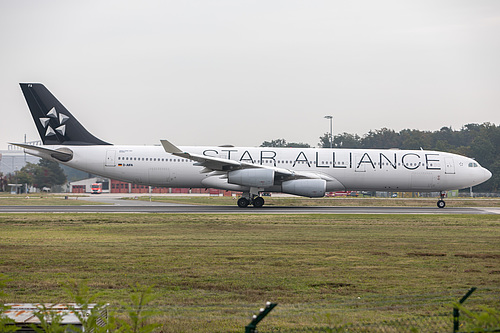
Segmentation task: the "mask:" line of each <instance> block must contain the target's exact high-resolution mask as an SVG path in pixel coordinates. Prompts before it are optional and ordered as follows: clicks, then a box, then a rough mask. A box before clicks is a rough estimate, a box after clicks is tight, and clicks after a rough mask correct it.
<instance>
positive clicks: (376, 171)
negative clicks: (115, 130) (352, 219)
mask: <svg viewBox="0 0 500 333" xmlns="http://www.w3.org/2000/svg"><path fill="white" fill-rule="evenodd" d="M63 147H65V148H68V149H70V150H71V151H72V152H73V158H72V159H71V160H70V161H68V162H62V164H65V165H68V166H70V167H73V168H76V169H79V170H82V171H86V172H90V173H93V174H97V175H101V176H103V177H108V178H112V179H117V180H121V181H126V182H132V183H136V184H144V185H152V186H166V187H183V188H207V187H213V188H221V189H230V190H242V191H246V190H248V188H245V187H244V186H239V185H234V184H229V183H228V180H227V177H220V176H221V174H220V173H219V174H217V173H214V172H204V171H203V170H204V167H203V166H200V165H197V162H194V161H192V160H189V159H185V158H180V157H178V156H174V155H172V154H169V153H166V152H165V150H164V149H163V147H162V146H118V145H96V146H50V148H51V149H57V148H63ZM179 148H180V149H182V150H183V151H188V152H190V153H196V154H200V155H204V156H210V157H218V158H223V159H229V160H234V161H238V162H245V163H252V164H257V165H262V166H264V167H266V166H268V167H275V168H281V169H286V170H290V171H292V172H301V173H311V175H313V177H314V176H319V177H323V179H327V183H326V191H341V190H351V191H353V190H366V191H446V190H454V189H460V188H465V187H470V186H473V185H476V184H479V183H481V182H483V181H485V180H487V179H488V178H489V177H490V176H491V173H490V172H489V171H488V170H486V169H484V168H482V167H481V166H479V165H478V164H477V162H475V161H474V160H473V159H470V158H467V157H464V156H460V155H456V154H451V153H443V152H437V151H426V150H387V149H385V150H382V149H381V150H376V149H315V148H250V147H198V146H196V147H179ZM27 152H29V153H31V154H34V155H37V156H41V157H44V158H48V156H46V155H45V154H43V153H40V152H36V151H31V150H28V151H27ZM58 162H60V161H58ZM214 174H215V175H216V176H214ZM214 177H215V178H214ZM264 190H266V191H277V192H279V191H280V190H281V187H280V186H279V185H278V184H275V185H273V186H270V187H268V188H265V189H264Z"/></svg>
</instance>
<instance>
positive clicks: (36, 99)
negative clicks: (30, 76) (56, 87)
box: [20, 83, 110, 146]
mask: <svg viewBox="0 0 500 333" xmlns="http://www.w3.org/2000/svg"><path fill="white" fill-rule="evenodd" d="M20 85H21V90H22V91H23V94H24V98H26V102H27V103H28V107H29V109H30V111H31V115H32V116H33V120H34V121H35V124H36V128H37V129H38V133H39V134H40V138H41V139H42V141H43V144H44V145H73V146H82V145H109V144H110V143H107V142H104V141H102V140H100V139H98V138H96V137H95V136H93V135H92V134H90V133H89V131H87V130H86V129H85V128H84V127H83V126H82V125H81V124H80V123H79V122H78V120H76V118H75V117H73V115H72V114H71V113H70V112H69V111H68V110H67V109H66V108H65V107H64V105H62V104H61V103H60V102H59V101H58V100H57V98H55V97H54V95H52V94H51V93H50V91H49V90H48V89H47V88H45V86H44V85H43V84H40V83H20Z"/></svg>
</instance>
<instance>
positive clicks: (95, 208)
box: [0, 203, 500, 215]
mask: <svg viewBox="0 0 500 333" xmlns="http://www.w3.org/2000/svg"><path fill="white" fill-rule="evenodd" d="M0 213H162V214H475V215H478V214H500V209H499V208H469V207H457V208H454V207H449V208H448V207H446V208H443V209H439V208H437V207H436V208H432V207H344V206H343V207H324V206H323V207H318V206H314V207H276V206H267V207H266V206H264V207H262V208H243V209H242V208H238V207H237V206H197V205H179V204H160V205H158V204H154V205H147V204H143V205H129V204H128V203H125V204H123V205H86V206H0Z"/></svg>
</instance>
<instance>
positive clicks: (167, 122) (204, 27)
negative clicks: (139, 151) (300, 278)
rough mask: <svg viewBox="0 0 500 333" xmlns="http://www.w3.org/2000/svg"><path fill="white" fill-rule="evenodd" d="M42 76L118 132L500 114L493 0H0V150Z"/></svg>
mask: <svg viewBox="0 0 500 333" xmlns="http://www.w3.org/2000/svg"><path fill="white" fill-rule="evenodd" d="M19 82H40V83H43V84H45V86H46V87H47V88H48V89H49V90H50V91H51V92H52V93H53V94H54V95H55V96H56V97H57V98H58V99H59V100H60V101H61V102H62V103H63V104H64V105H65V106H66V108H68V109H69V110H70V111H71V112H72V113H73V115H74V116H76V118H78V120H79V121H80V122H81V123H82V124H83V125H84V126H85V127H86V128H87V129H88V130H89V131H90V132H91V133H93V134H94V135H96V136H97V137H99V138H101V139H103V140H105V141H108V142H112V143H115V144H159V140H160V139H169V140H171V141H172V142H173V143H175V144H177V145H221V144H234V145H238V146H258V145H260V144H261V143H262V142H263V141H265V140H271V139H276V138H284V139H286V140H287V141H290V142H306V143H309V144H311V145H313V146H316V145H317V144H318V142H319V137H320V136H321V135H322V134H324V133H326V132H328V131H329V122H328V120H327V119H324V118H323V117H324V116H325V115H332V116H333V131H334V134H335V133H337V134H338V133H340V132H348V133H356V134H359V135H363V134H365V133H367V132H368V131H370V130H376V129H380V128H383V127H387V128H390V129H394V130H396V131H400V130H401V129H405V128H410V129H418V130H432V131H434V130H438V129H440V128H441V127H443V126H451V127H452V128H454V129H460V128H461V127H462V126H463V125H464V124H468V123H483V122H492V123H495V124H497V125H498V124H500V1H497V0H491V1H484V0H474V1H468V0H467V1H460V0H449V1H439V0H428V1H422V0H419V1H403V0H391V1H388V0H379V1H373V0H360V1H334V0H327V1H314V0H307V1H293V0H286V1H274V0H265V1H236V0H231V1H229V0H228V1H190V0H187V1H185V0H183V1H165V0H161V1H160V0H158V1H144V0H141V1H128V0H116V1H103V0H99V1H96V0H86V1H68V0H58V1H56V0H54V1H43V0H0V114H1V118H0V149H6V147H7V142H9V141H10V142H12V141H14V142H21V141H23V139H24V134H26V135H27V139H28V141H30V140H38V139H39V136H38V133H37V131H36V128H35V125H34V123H33V120H32V119H31V115H30V114H29V111H28V108H27V106H26V102H25V101H24V97H23V96H22V93H21V90H20V88H19V85H18V83H19Z"/></svg>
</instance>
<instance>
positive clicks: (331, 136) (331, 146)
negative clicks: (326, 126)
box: [325, 116, 333, 148]
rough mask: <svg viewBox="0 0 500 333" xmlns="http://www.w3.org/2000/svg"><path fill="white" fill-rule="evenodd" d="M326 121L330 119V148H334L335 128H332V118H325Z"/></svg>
mask: <svg viewBox="0 0 500 333" xmlns="http://www.w3.org/2000/svg"><path fill="white" fill-rule="evenodd" d="M325 118H326V119H330V148H333V130H332V129H333V127H332V119H333V117H332V116H325Z"/></svg>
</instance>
